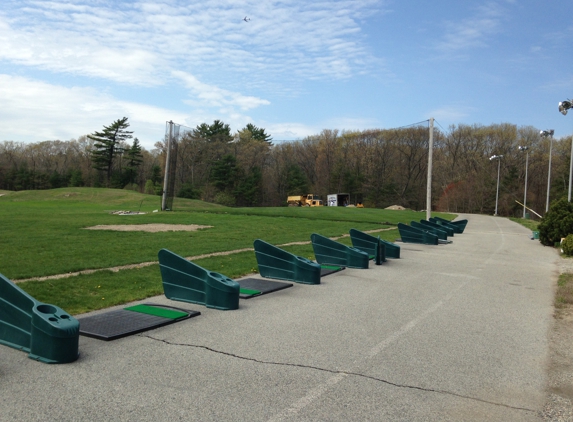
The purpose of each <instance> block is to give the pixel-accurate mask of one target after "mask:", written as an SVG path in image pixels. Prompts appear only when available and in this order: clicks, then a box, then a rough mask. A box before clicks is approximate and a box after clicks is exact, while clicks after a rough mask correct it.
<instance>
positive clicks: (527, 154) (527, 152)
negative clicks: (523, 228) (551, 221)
mask: <svg viewBox="0 0 573 422" xmlns="http://www.w3.org/2000/svg"><path fill="white" fill-rule="evenodd" d="M519 150H520V151H525V191H524V193H523V218H525V205H526V204H527V168H528V167H529V147H522V146H520V147H519Z"/></svg>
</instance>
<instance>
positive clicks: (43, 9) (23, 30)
mask: <svg viewBox="0 0 573 422" xmlns="http://www.w3.org/2000/svg"><path fill="white" fill-rule="evenodd" d="M381 3H382V0H364V1H359V2H356V1H344V0H342V1H329V2H320V3H313V2H305V1H282V0H269V1H264V2H260V1H257V0H248V1H243V2H227V1H209V2H204V1H199V0H191V1H183V0H164V1H163V2H161V1H160V2H157V3H146V2H145V1H134V2H129V3H127V2H91V3H89V5H86V4H85V3H84V2H83V1H81V0H69V1H31V0H28V1H26V0H23V1H22V2H11V3H10V5H11V6H12V7H8V8H5V9H4V11H3V13H1V12H0V41H1V42H2V46H3V47H2V49H1V50H0V60H7V61H9V62H11V63H16V64H19V65H24V66H33V67H37V68H40V69H47V70H50V71H55V72H64V73H72V74H77V75H83V76H89V77H97V78H103V79H108V80H113V81H117V82H120V83H130V84H137V85H158V84H164V83H165V82H166V78H169V77H170V72H171V70H174V69H175V70H185V71H186V72H189V73H192V74H194V75H198V76H200V78H201V79H202V80H206V78H207V77H208V78H209V79H211V78H213V79H211V80H214V74H217V75H219V76H218V77H219V79H220V80H225V81H226V83H227V84H232V83H233V82H234V81H235V80H236V79H237V78H236V76H235V77H234V78H233V80H231V79H230V78H229V77H227V76H224V75H221V73H222V72H231V71H232V73H233V74H235V75H236V72H237V71H238V72H240V73H242V76H243V78H245V79H252V78H253V77H255V76H257V75H258V76H260V75H262V74H263V72H264V73H265V74H266V75H267V78H269V77H270V78H272V77H273V75H274V78H277V79H281V80H284V79H285V78H286V79H289V80H292V79H293V78H294V79H296V78H307V77H324V78H345V77H348V76H350V75H352V74H353V73H354V72H356V71H362V70H363V69H364V68H365V67H368V65H372V64H374V62H375V59H374V58H373V57H372V56H371V54H370V53H369V52H368V50H367V48H366V47H365V45H364V44H363V42H362V41H363V39H362V34H361V29H360V26H359V24H358V23H357V20H358V19H360V18H361V17H363V16H365V15H366V14H368V15H372V14H373V13H377V12H378V10H379V9H381ZM245 11H248V13H247V12H245ZM246 13H247V14H249V17H250V18H251V20H250V21H249V22H244V21H243V20H242V19H243V17H244V15H245V14H246ZM199 72H203V73H202V74H200V73H199ZM259 79H260V78H259ZM263 82H264V81H263ZM217 85H221V84H220V83H218V84H217Z"/></svg>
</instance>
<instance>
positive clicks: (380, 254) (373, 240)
mask: <svg viewBox="0 0 573 422" xmlns="http://www.w3.org/2000/svg"><path fill="white" fill-rule="evenodd" d="M350 240H351V241H352V246H353V247H355V248H356V249H358V250H361V251H363V252H366V253H367V254H368V256H369V258H371V259H374V262H375V264H376V265H381V264H382V262H385V261H386V245H385V244H384V243H382V242H381V241H380V237H374V236H372V235H369V234H368V233H364V232H361V231H359V230H356V229H350Z"/></svg>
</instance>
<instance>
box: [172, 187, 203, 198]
mask: <svg viewBox="0 0 573 422" xmlns="http://www.w3.org/2000/svg"><path fill="white" fill-rule="evenodd" d="M177 196H178V197H179V198H188V199H199V198H200V197H201V192H200V191H199V190H198V189H195V188H194V187H193V185H191V184H190V183H184V184H183V185H182V186H181V188H180V189H179V192H177Z"/></svg>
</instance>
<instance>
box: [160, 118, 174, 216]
mask: <svg viewBox="0 0 573 422" xmlns="http://www.w3.org/2000/svg"><path fill="white" fill-rule="evenodd" d="M168 123H169V136H168V137H167V154H166V157H165V176H164V177H163V197H162V198H161V211H165V210H166V209H167V189H168V186H169V161H170V160H171V137H172V136H173V121H172V120H170V121H169V122H168Z"/></svg>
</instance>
